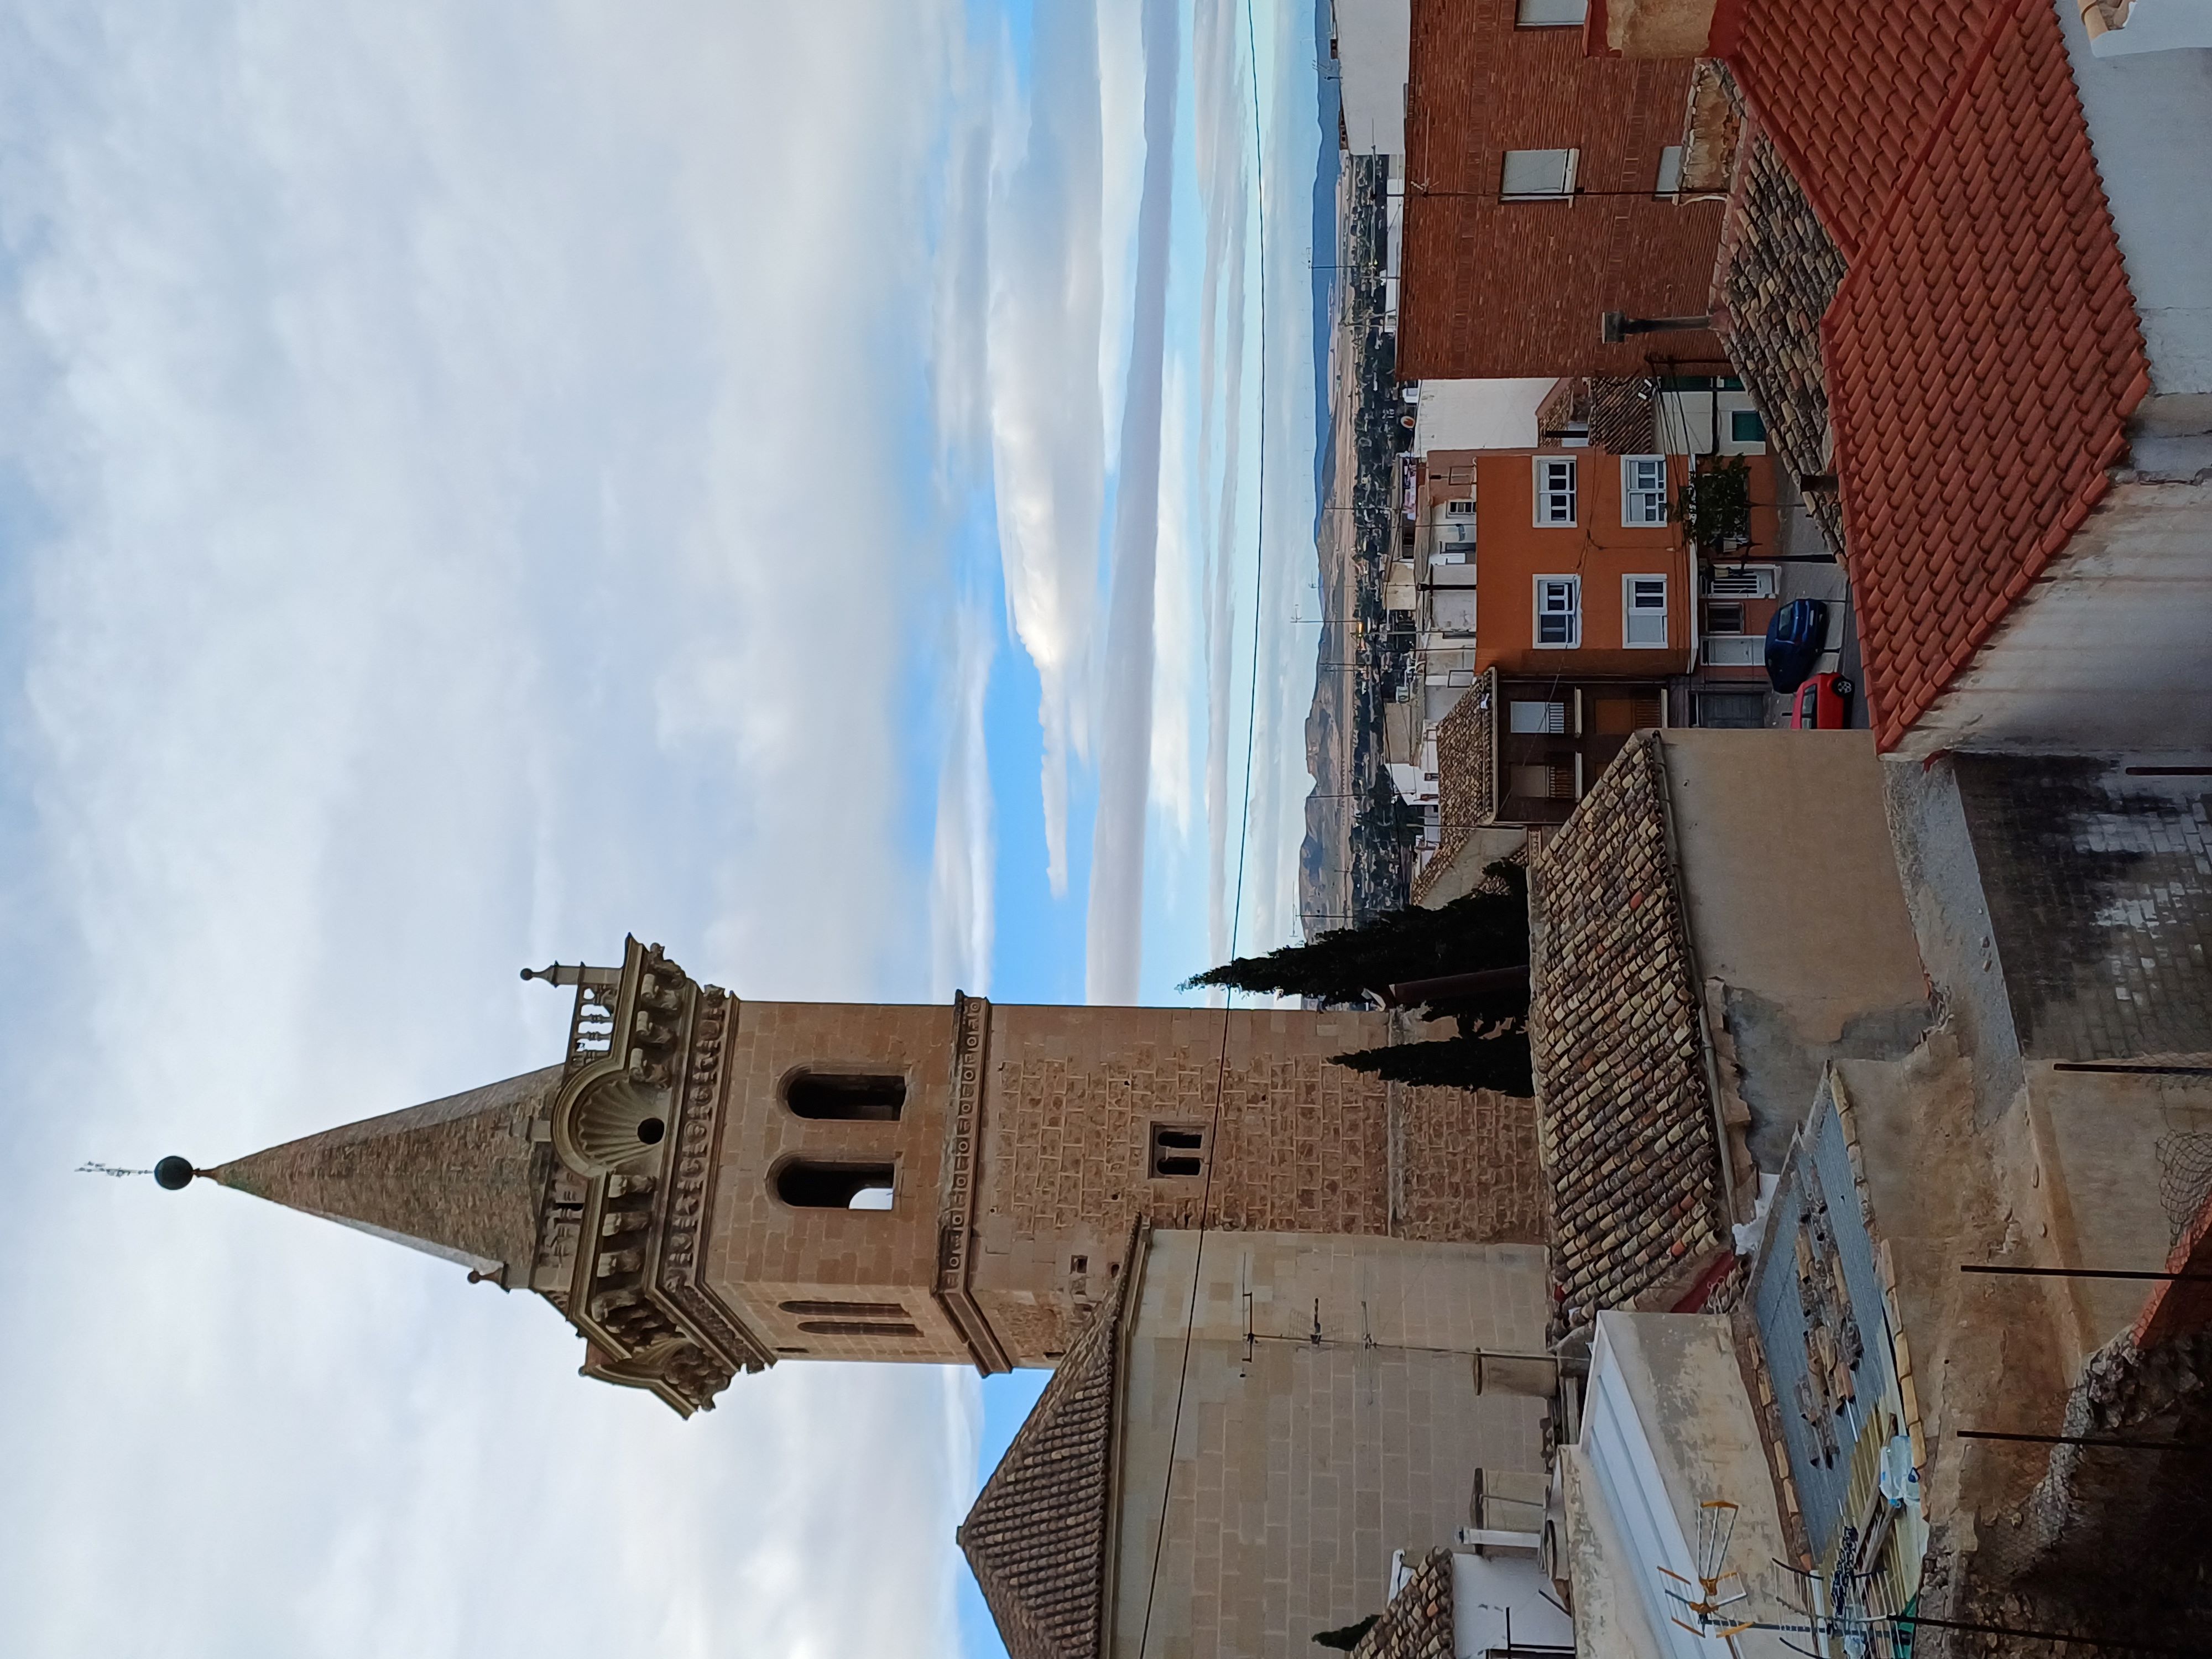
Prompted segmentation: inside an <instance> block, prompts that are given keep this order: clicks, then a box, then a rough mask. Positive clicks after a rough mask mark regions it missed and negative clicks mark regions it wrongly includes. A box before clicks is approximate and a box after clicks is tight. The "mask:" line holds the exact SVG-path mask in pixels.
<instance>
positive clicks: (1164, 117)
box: [1084, 0, 1182, 1003]
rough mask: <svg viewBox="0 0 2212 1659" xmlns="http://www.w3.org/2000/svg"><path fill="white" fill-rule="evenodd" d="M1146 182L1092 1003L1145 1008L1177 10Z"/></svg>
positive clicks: (1087, 990) (1155, 30) (1102, 781)
mask: <svg viewBox="0 0 2212 1659" xmlns="http://www.w3.org/2000/svg"><path fill="white" fill-rule="evenodd" d="M1143 22H1144V56H1145V96H1144V124H1143V133H1144V140H1145V167H1144V182H1143V185H1142V188H1141V191H1140V193H1139V198H1138V205H1137V249H1136V269H1135V274H1134V282H1133V289H1134V292H1133V296H1132V300H1131V304H1130V328H1129V372H1128V377H1127V383H1126V387H1125V396H1124V402H1123V404H1122V410H1121V445H1120V448H1119V459H1120V463H1121V466H1120V472H1119V475H1118V477H1117V478H1116V480H1115V499H1114V539H1113V550H1114V566H1113V593H1112V599H1111V608H1110V612H1109V617H1108V621H1107V632H1106V651H1105V659H1104V662H1103V665H1102V673H1101V677H1100V679H1101V684H1100V690H1099V716H1098V720H1097V726H1098V805H1097V816H1096V817H1095V819H1094V821H1093V824H1092V829H1091V906H1090V912H1089V928H1088V931H1087V933H1086V934H1085V953H1086V961H1085V974H1084V994H1085V996H1086V997H1087V998H1088V999H1089V1000H1091V1001H1092V1002H1099V1003H1129V1002H1134V1001H1135V1000H1137V981H1138V971H1139V966H1140V958H1141V957H1142V944H1143V932H1144V891H1145V820H1146V816H1147V815H1146V787H1147V785H1148V784H1149V782H1150V780H1151V776H1152V763H1151V757H1150V755H1149V754H1148V753H1147V750H1148V747H1149V745H1150V743H1151V739H1152V661H1153V655H1154V650H1155V642H1154V639H1153V617H1152V592H1153V587H1154V580H1155V562H1156V554H1157V550H1158V540H1159V526H1160V422H1161V393H1162V385H1163V377H1164V373H1165V362H1164V359H1165V353H1166V333H1167V291H1168V247H1169V233H1170V228H1171V225H1172V222H1173V216H1174V206H1175V126H1176V99H1177V95H1178V94H1179V92H1180V88H1181V81H1182V59H1181V49H1182V40H1181V37H1180V33H1179V31H1180V27H1181V25H1180V21H1179V20H1178V18H1177V16H1176V6H1175V3H1174V0H1144V19H1143Z"/></svg>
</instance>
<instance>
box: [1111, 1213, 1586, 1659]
mask: <svg viewBox="0 0 2212 1659" xmlns="http://www.w3.org/2000/svg"><path fill="white" fill-rule="evenodd" d="M1200 1265H1201V1264H1200V1261H1199V1259H1198V1235H1196V1234H1195V1233H1192V1232H1184V1231H1160V1232H1155V1233H1154V1234H1153V1235H1152V1242H1151V1247H1150V1249H1149V1250H1148V1251H1147V1253H1146V1259H1145V1263H1144V1267H1143V1273H1144V1279H1143V1281H1142V1283H1141V1284H1140V1285H1139V1286H1138V1287H1137V1290H1138V1298H1139V1299H1138V1302H1137V1304H1136V1306H1135V1309H1134V1310H1133V1325H1132V1328H1131V1330H1130V1333H1129V1335H1128V1338H1127V1341H1128V1348H1127V1356H1128V1357H1127V1378H1126V1382H1125V1383H1124V1386H1123V1390H1122V1394H1121V1402H1120V1410H1121V1418H1120V1419H1119V1421H1118V1423H1117V1425H1116V1432H1117V1434H1118V1435H1119V1436H1120V1437H1121V1442H1120V1443H1121V1450H1120V1452H1119V1455H1118V1458H1117V1466H1116V1469H1115V1480H1116V1482H1117V1491H1118V1493H1119V1504H1118V1511H1117V1513H1118V1524H1117V1528H1116V1533H1115V1540H1114V1555H1113V1562H1114V1565H1113V1575H1114V1576H1113V1579H1112V1581H1111V1583H1110V1584H1109V1590H1108V1595H1109V1602H1110V1605H1111V1608H1112V1620H1111V1624H1112V1634H1111V1639H1110V1643H1109V1650H1110V1652H1111V1653H1113V1654H1114V1655H1116V1656H1127V1659H1135V1656H1137V1655H1138V1652H1139V1642H1140V1640H1142V1639H1143V1636H1144V1631H1145V1625H1146V1607H1147V1604H1148V1603H1149V1605H1150V1608H1151V1634H1150V1638H1149V1642H1148V1643H1146V1645H1145V1646H1144V1647H1143V1659H1200V1656H1205V1659H1210V1656H1213V1655H1216V1654H1298V1653H1304V1652H1309V1651H1317V1650H1314V1649H1313V1648H1312V1646H1311V1639H1312V1638H1313V1636H1314V1635H1315V1633H1316V1632H1320V1631H1324V1630H1329V1629H1334V1628H1337V1627H1339V1626H1344V1625H1347V1624H1350V1623H1352V1621H1353V1620H1357V1619H1360V1618H1364V1617H1365V1616H1366V1615H1367V1614H1369V1613H1378V1612H1380V1611H1381V1610H1382V1607H1383V1602H1384V1600H1385V1597H1386V1593H1387V1589H1388V1585H1387V1582H1386V1580H1387V1575H1388V1571H1389V1565H1390V1554H1391V1552H1392V1551H1393V1550H1396V1549H1403V1550H1405V1551H1407V1553H1408V1555H1409V1556H1410V1555H1414V1554H1417V1553H1420V1552H1423V1551H1426V1550H1428V1549H1431V1548H1434V1547H1437V1546H1439V1545H1443V1544H1449V1542H1451V1541H1452V1537H1453V1534H1454V1533H1455V1531H1456V1530H1457V1529H1458V1528H1461V1527H1464V1526H1467V1525H1468V1524H1469V1516H1468V1503H1469V1499H1470V1497H1471V1495H1472V1492H1473V1488H1474V1475H1475V1471H1476V1470H1477V1469H1478V1468H1480V1469H1483V1470H1485V1471H1486V1472H1487V1473H1488V1474H1489V1476H1490V1478H1491V1479H1492V1482H1493V1484H1498V1482H1499V1481H1500V1480H1501V1479H1504V1478H1509V1477H1510V1476H1511V1475H1512V1474H1516V1473H1517V1474H1519V1475H1520V1476H1521V1478H1522V1479H1521V1484H1522V1486H1528V1485H1529V1484H1530V1483H1532V1482H1533V1483H1541V1475H1542V1470H1543V1451H1542V1437H1541V1416H1540V1412H1541V1407H1540V1405H1539V1402H1537V1401H1532V1400H1528V1399H1525V1398H1515V1397H1510V1396H1499V1395H1490V1396H1486V1397H1484V1396H1478V1395H1476V1394H1475V1392H1474V1364H1473V1360H1472V1358H1471V1357H1470V1356H1471V1355H1472V1353H1473V1352H1474V1350H1476V1349H1478V1348H1481V1349H1487V1350H1492V1351H1503V1352H1534V1351H1537V1350H1539V1349H1540V1348H1541V1346H1542V1342H1543V1336H1544V1324H1545V1320H1546V1317H1547V1312H1548V1309H1547V1302H1546V1292H1545V1278H1544V1267H1543V1252H1542V1251H1541V1249H1537V1248H1534V1247H1533V1246H1526V1245H1488V1246H1486V1245H1413V1244H1407V1243H1399V1242H1397V1241H1395V1240H1389V1239H1345V1238H1340V1239H1316V1238H1312V1237H1303V1236H1285V1235H1281V1234H1266V1233H1245V1234H1240V1235H1228V1234H1219V1233H1216V1234H1209V1235H1207V1236H1206V1241H1205V1249H1204V1256H1203V1262H1202V1276H1201V1278H1200V1283H1199V1293H1198V1301H1197V1316H1196V1320H1195V1323H1194V1326H1193V1327H1192V1335H1191V1339H1190V1341H1189V1343H1188V1368H1187V1370H1186V1346H1185V1340H1184V1331H1185V1328H1186V1322H1187V1318H1188V1315H1189V1313H1190V1310H1191V1291H1192V1274H1193V1272H1194V1268H1200ZM1247 1297H1249V1302H1248V1301H1247ZM1248 1310H1249V1311H1248ZM1316 1319H1318V1321H1319V1322H1320V1329H1321V1334H1322V1340H1321V1341H1320V1342H1319V1343H1318V1344H1316V1342H1314V1341H1313V1340H1312V1337H1313V1333H1314V1328H1315V1322H1316ZM1248 1320H1249V1329H1250V1331H1251V1332H1252V1334H1253V1335H1254V1337H1255V1340H1254V1341H1253V1342H1252V1343H1251V1344H1250V1346H1249V1349H1248V1347H1247V1345H1246V1342H1245V1340H1244V1338H1245V1334H1246V1330H1247V1328H1248ZM1370 1340H1371V1343H1372V1346H1369V1344H1370ZM1439 1351H1441V1352H1439ZM1179 1386H1180V1392H1181V1395H1182V1413H1181V1424H1180V1428H1179V1429H1177V1428H1176V1415H1177V1413H1176V1396H1177V1394H1178V1389H1179ZM1171 1434H1172V1435H1173V1436H1174V1438H1173V1443H1172V1458H1171V1457H1170V1435H1171ZM1170 1462H1172V1463H1173V1467H1174V1475H1173V1486H1172V1489H1171V1490H1170V1487H1169V1485H1168V1481H1169V1468H1170ZM1163 1498H1165V1510H1164V1512H1165V1515H1166V1517H1167V1520H1166V1528H1167V1530H1166V1535H1165V1538H1164V1541H1162V1540H1161V1539H1160V1536H1159V1527H1160V1524H1161V1516H1162V1514H1163ZM1156 1550H1157V1553H1158V1562H1159V1572H1158V1582H1157V1584H1156V1585H1155V1583H1154V1582H1153V1579H1152V1563H1153V1559H1154V1556H1155V1551H1156Z"/></svg>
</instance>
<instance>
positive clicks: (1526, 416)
mask: <svg viewBox="0 0 2212 1659" xmlns="http://www.w3.org/2000/svg"><path fill="white" fill-rule="evenodd" d="M1552 384H1553V383H1552V382H1551V381H1549V380H1424V381H1422V382H1421V388H1420V389H1421V400H1420V403H1419V406H1418V407H1417V408H1416V409H1415V410H1414V411H1413V453H1415V454H1417V455H1426V454H1427V453H1429V452H1430V451H1431V450H1433V449H1527V448H1529V447H1533V446H1534V443H1535V441H1536V405H1537V404H1541V402H1543V401H1544V394H1545V393H1546V392H1549V391H1550V390H1551V389H1552Z"/></svg>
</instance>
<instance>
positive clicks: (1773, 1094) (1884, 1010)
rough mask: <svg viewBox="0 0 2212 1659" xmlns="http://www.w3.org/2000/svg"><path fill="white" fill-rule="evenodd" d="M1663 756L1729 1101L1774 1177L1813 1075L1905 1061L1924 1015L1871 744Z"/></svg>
mask: <svg viewBox="0 0 2212 1659" xmlns="http://www.w3.org/2000/svg"><path fill="white" fill-rule="evenodd" d="M1662 752H1663V754H1664V756H1665V758H1666V764H1667V775H1668V799H1669V805H1670V809H1671V811H1672V813H1673V818H1674V838H1675V849H1676V855H1677V856H1678V858H1679V859H1680V862H1681V874H1682V888H1683V896H1684V908H1685V909H1686V914H1687V915H1688V919H1689V929H1690V946H1691V951H1692V957H1694V958H1695V966H1696V972H1697V973H1698V975H1699V977H1700V979H1701V980H1702V981H1703V982H1704V986H1705V998H1706V1009H1707V1020H1708V1024H1709V1025H1710V1026H1711V1027H1713V1028H1714V1030H1715V1038H1714V1041H1715V1045H1716V1047H1717V1048H1721V1049H1723V1053H1722V1054H1721V1057H1720V1058H1721V1061H1722V1069H1723V1076H1722V1091H1723V1096H1725V1095H1726V1094H1727V1093H1728V1092H1729V1087H1730V1085H1731V1083H1733V1084H1734V1085H1735V1087H1736V1088H1738V1089H1740V1091H1741V1095H1742V1099H1743V1103H1744V1104H1745V1105H1746V1106H1747V1107H1748V1109H1749V1110H1750V1114H1751V1132H1750V1140H1751V1151H1752V1156H1753V1160H1754V1161H1755V1162H1756V1163H1757V1164H1758V1165H1759V1168H1760V1169H1762V1170H1770V1171H1771V1170H1778V1169H1780V1168H1781V1165H1782V1159H1783V1158H1784V1155H1785V1154H1786V1152H1787V1151H1788V1148H1789V1142H1790V1133H1791V1132H1792V1131H1794V1130H1795V1129H1796V1127H1797V1125H1798V1123H1799V1122H1801V1121H1802V1120H1803V1118H1804V1116H1805V1114H1806V1112H1807V1111H1808V1109H1810V1108H1811V1106H1812V1103H1813V1096H1814V1091H1815V1089H1817V1088H1818V1086H1819V1084H1820V1071H1821V1068H1822V1066H1824V1065H1825V1064H1826V1062H1827V1061H1828V1060H1832V1059H1835V1058H1837V1057H1838V1056H1843V1055H1854V1056H1872V1057H1889V1056H1894V1055H1899V1054H1905V1053H1907V1052H1909V1051H1910V1050H1911V1047H1912V1045H1913V1043H1914V1042H1916V1041H1917V1038H1918V1036H1919V1035H1920V1033H1921V1031H1922V1030H1923V1029H1924V1028H1925V1027H1926V1025H1927V1024H1928V1022H1929V1017H1930V1016H1929V1009H1928V1006H1927V985H1926V981H1925V978H1924V976H1923V974H1922V971H1921V965H1920V954H1919V950H1918V947H1917V944H1916V943H1915V941H1914V939H1913V933H1912V923H1911V918H1910V917H1909V915H1907V914H1906V911H1905V896H1904V892H1903V890H1902V889H1901V887H1900V886H1899V881H1898V877H1897V864H1896V860H1895V856H1894V854H1893V852H1892V849H1891V846H1890V839H1889V825H1888V822H1887V818H1886V817H1884V815H1883V810H1882V793H1881V792H1882V781H1881V766H1880V763H1879V762H1877V761H1876V759H1875V752H1874V744H1873V739H1872V738H1870V737H1869V734H1868V733H1866V732H1794V731H1761V732H1748V731H1747V732H1729V731H1701V730H1687V731H1673V732H1668V733H1667V734H1666V738H1665V742H1664V747H1663V750H1662ZM1716 982H1717V983H1716ZM1716 1012H1717V1013H1718V1015H1719V1018H1715V1014H1716ZM1731 1073H1733V1075H1731Z"/></svg>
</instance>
